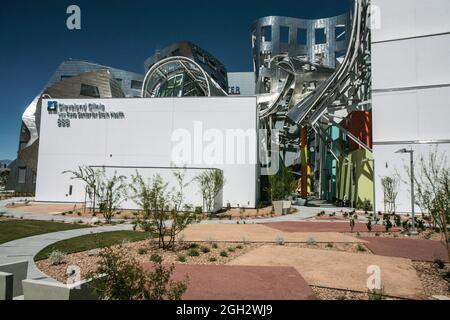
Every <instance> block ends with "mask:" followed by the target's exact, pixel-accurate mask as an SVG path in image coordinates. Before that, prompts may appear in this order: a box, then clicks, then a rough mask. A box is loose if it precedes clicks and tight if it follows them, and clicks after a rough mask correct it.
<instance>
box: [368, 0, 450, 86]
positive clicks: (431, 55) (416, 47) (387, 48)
mask: <svg viewBox="0 0 450 320" xmlns="http://www.w3.org/2000/svg"><path fill="white" fill-rule="evenodd" d="M449 3H450V1H449ZM449 20H450V19H449ZM449 57H450V34H447V35H442V36H435V37H427V38H418V39H410V40H403V41H394V42H386V43H377V44H373V45H372V65H373V89H374V90H379V89H392V88H405V87H416V86H429V85H441V84H450V59H449Z"/></svg>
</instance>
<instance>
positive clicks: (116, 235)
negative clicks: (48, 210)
mask: <svg viewBox="0 0 450 320" xmlns="http://www.w3.org/2000/svg"><path fill="white" fill-rule="evenodd" d="M147 236H148V234H147V233H145V232H137V231H114V232H105V233H99V234H88V235H84V236H80V237H76V238H72V239H67V240H63V241H59V242H56V243H54V244H52V245H50V246H48V247H46V248H44V249H42V250H41V251H40V252H39V253H38V254H37V255H36V256H35V257H34V260H35V261H39V260H45V259H47V258H48V257H49V256H50V254H51V253H52V252H53V251H55V250H59V251H62V252H65V253H67V254H70V253H76V252H82V251H87V250H91V249H96V248H104V247H109V246H114V245H119V244H122V243H123V242H124V241H125V242H136V241H143V240H146V239H147Z"/></svg>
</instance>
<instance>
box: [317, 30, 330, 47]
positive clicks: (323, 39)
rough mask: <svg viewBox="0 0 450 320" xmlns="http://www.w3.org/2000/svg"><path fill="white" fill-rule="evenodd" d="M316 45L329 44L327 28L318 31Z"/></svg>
mask: <svg viewBox="0 0 450 320" xmlns="http://www.w3.org/2000/svg"><path fill="white" fill-rule="evenodd" d="M315 43H316V44H325V43H327V35H326V34H325V28H320V29H316V42H315Z"/></svg>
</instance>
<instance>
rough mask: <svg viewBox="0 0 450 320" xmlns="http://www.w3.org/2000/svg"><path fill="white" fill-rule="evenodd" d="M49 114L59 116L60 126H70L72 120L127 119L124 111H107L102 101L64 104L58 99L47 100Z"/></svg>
mask: <svg viewBox="0 0 450 320" xmlns="http://www.w3.org/2000/svg"><path fill="white" fill-rule="evenodd" d="M47 111H48V113H49V114H55V115H57V116H58V122H57V123H58V127H60V128H68V127H70V124H71V120H109V119H112V120H121V119H125V114H124V113H123V112H122V111H106V107H105V105H104V104H102V103H82V104H77V103H72V104H64V103H58V102H57V101H48V102H47Z"/></svg>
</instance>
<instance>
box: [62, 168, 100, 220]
mask: <svg viewBox="0 0 450 320" xmlns="http://www.w3.org/2000/svg"><path fill="white" fill-rule="evenodd" d="M66 173H70V174H71V175H72V177H71V179H72V180H74V179H76V180H81V181H83V182H84V183H85V184H86V192H87V194H88V197H89V200H90V201H91V208H90V211H91V212H92V213H95V208H96V195H97V190H98V182H99V178H98V174H99V171H95V170H94V169H93V168H91V167H89V166H79V167H78V171H70V170H67V171H64V172H63V174H66Z"/></svg>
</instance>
